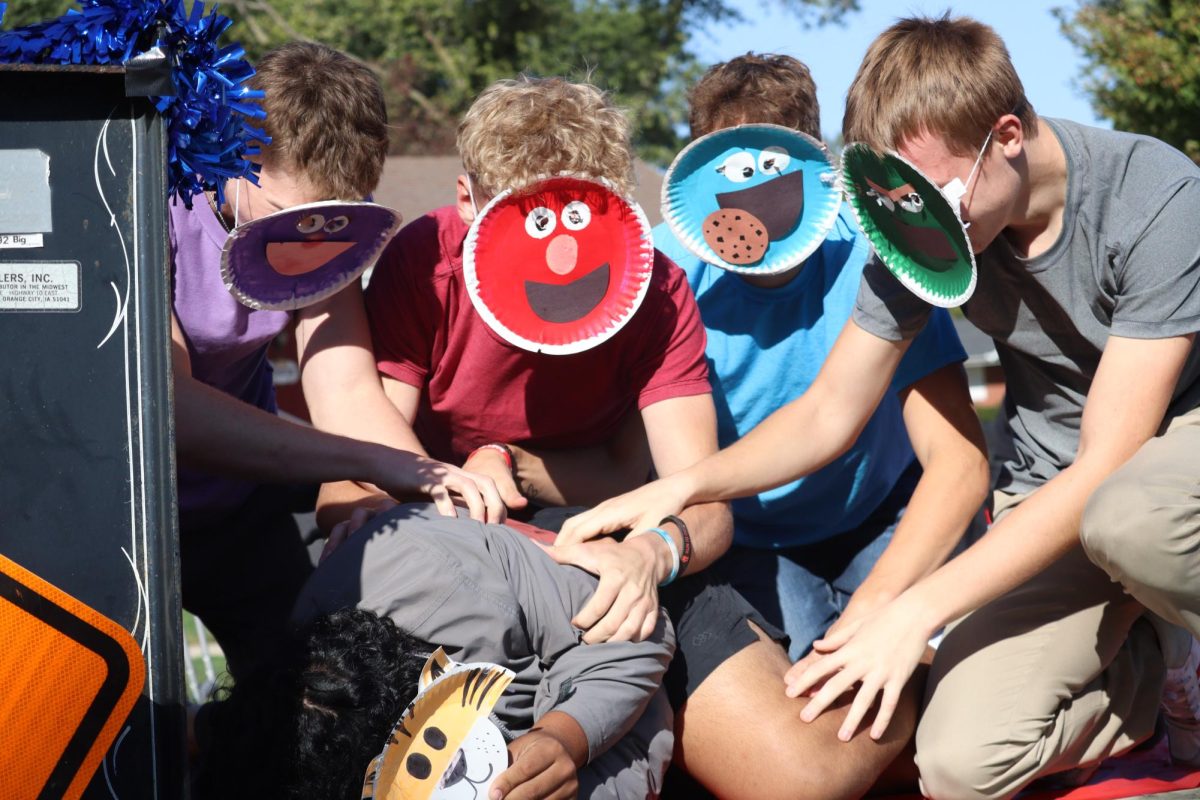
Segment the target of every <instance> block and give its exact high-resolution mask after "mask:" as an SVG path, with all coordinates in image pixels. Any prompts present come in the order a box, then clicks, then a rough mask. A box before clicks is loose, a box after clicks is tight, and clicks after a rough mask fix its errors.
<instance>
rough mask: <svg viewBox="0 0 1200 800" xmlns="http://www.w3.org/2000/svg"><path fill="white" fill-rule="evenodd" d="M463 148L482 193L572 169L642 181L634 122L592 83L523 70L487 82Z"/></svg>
mask: <svg viewBox="0 0 1200 800" xmlns="http://www.w3.org/2000/svg"><path fill="white" fill-rule="evenodd" d="M458 152H459V155H460V156H462V161H463V167H464V168H465V169H466V171H467V174H468V175H469V176H470V177H471V181H472V183H473V184H474V186H475V189H476V191H477V192H480V193H483V194H486V195H488V196H492V197H494V196H495V195H497V194H499V193H500V192H502V191H504V190H505V189H519V188H521V187H523V186H527V185H528V184H530V183H533V182H534V181H536V180H538V179H539V178H544V177H546V176H549V175H556V174H558V173H560V172H569V173H574V174H579V175H584V176H586V177H590V178H596V179H601V180H605V181H608V182H609V183H610V184H611V185H612V186H613V187H614V188H615V189H616V190H617V191H618V192H620V193H621V194H626V195H627V194H630V193H631V192H632V191H633V188H634V185H635V179H634V173H633V145H632V143H631V141H630V123H629V118H628V116H627V115H626V114H625V112H624V110H622V109H620V108H618V107H616V106H615V105H613V103H612V101H611V99H610V98H609V96H608V94H607V93H605V92H603V91H601V90H600V89H598V88H596V87H595V86H592V85H591V84H587V83H572V82H570V81H567V80H563V79H562V78H532V77H529V76H527V75H521V76H519V77H517V78H515V79H506V80H500V81H496V82H495V83H493V84H492V85H491V86H489V87H488V88H487V89H485V90H484V91H483V92H482V93H481V94H480V95H479V96H478V97H477V98H475V102H474V103H472V104H471V107H470V108H469V109H467V113H466V114H465V115H463V118H462V122H460V123H459V125H458Z"/></svg>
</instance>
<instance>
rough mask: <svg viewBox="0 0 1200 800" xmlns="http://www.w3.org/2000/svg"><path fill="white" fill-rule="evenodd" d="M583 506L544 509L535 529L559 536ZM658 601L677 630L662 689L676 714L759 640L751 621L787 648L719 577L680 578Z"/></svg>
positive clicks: (534, 516) (535, 514)
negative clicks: (711, 677) (712, 677)
mask: <svg viewBox="0 0 1200 800" xmlns="http://www.w3.org/2000/svg"><path fill="white" fill-rule="evenodd" d="M581 511H583V509H582V508H543V509H537V510H534V511H532V512H531V513H530V514H529V517H528V520H529V523H530V524H532V525H536V526H538V527H539V528H544V529H546V530H549V531H554V532H556V533H557V532H558V531H559V530H560V529H561V528H562V525H563V523H564V522H566V520H567V518H568V517H571V516H574V515H575V514H578V513H579V512H581ZM658 599H659V602H660V603H661V604H662V607H663V608H664V609H665V610H666V612H667V616H669V617H670V618H671V623H672V624H673V625H674V626H675V643H676V644H675V657H674V658H672V659H671V666H670V667H669V668H668V669H667V674H666V677H665V678H663V686H665V687H666V689H667V696H668V697H669V698H670V700H671V707H672V708H674V709H676V710H678V709H679V708H680V707H682V706H683V704H684V703H686V702H687V699H688V698H689V697H691V696H692V693H693V692H695V691H696V689H697V687H699V686H700V684H701V683H703V682H704V679H705V678H707V677H708V676H709V675H711V674H712V673H713V672H714V671H715V670H716V669H717V667H719V666H721V664H723V663H725V661H727V660H728V659H729V658H731V657H732V656H734V655H736V654H737V653H740V652H741V651H742V650H744V649H746V648H747V647H749V646H750V645H752V644H754V643H755V642H757V641H758V634H757V633H755V632H754V629H752V628H751V627H750V625H749V624H748V623H750V622H753V623H754V624H755V625H757V626H758V627H759V628H761V629H762V630H763V632H764V633H766V634H767V636H769V637H771V638H772V639H774V640H775V641H777V642H779V643H780V644H781V645H782V646H783V647H784V648H785V649H786V648H787V646H788V642H787V636H786V635H785V634H784V632H783V631H782V630H781V629H780V628H778V627H776V626H775V625H773V624H771V623H770V622H768V621H767V619H766V617H764V616H763V615H762V614H760V613H759V612H758V611H757V610H756V609H755V608H754V606H752V605H750V602H749V601H748V600H746V598H744V597H742V595H741V594H740V593H739V592H738V591H737V589H734V588H733V587H732V586H730V585H729V583H728V582H727V581H726V580H725V579H724V578H722V577H721V576H719V575H717V574H715V573H710V572H701V573H698V574H696V575H688V576H685V577H683V578H680V579H679V580H678V581H676V582H675V583H673V584H671V585H670V586H666V587H664V588H662V589H659V591H658Z"/></svg>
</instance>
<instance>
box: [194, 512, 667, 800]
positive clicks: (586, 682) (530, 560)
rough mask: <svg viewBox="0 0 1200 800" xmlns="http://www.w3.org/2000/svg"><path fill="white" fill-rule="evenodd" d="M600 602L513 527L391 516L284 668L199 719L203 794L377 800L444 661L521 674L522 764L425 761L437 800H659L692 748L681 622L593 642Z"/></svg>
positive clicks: (581, 578) (327, 595)
mask: <svg viewBox="0 0 1200 800" xmlns="http://www.w3.org/2000/svg"><path fill="white" fill-rule="evenodd" d="M595 589H596V579H595V578H594V577H592V576H590V575H588V574H586V573H584V572H583V571H581V570H579V569H577V568H575V567H565V566H560V565H558V564H555V563H554V562H553V561H551V560H550V558H549V557H548V556H547V555H546V554H545V553H543V552H542V551H541V549H540V548H539V547H538V545H536V544H534V543H533V542H532V541H530V540H529V539H528V538H526V537H525V536H523V535H522V534H520V533H517V532H516V531H514V530H512V529H510V528H507V527H504V526H500V525H484V524H482V523H478V522H474V521H472V520H469V519H461V518H460V519H453V518H447V517H442V516H440V515H439V514H438V513H437V510H436V509H435V508H434V507H433V506H432V505H404V506H399V507H397V508H395V509H393V510H392V511H390V512H388V513H386V514H383V515H381V516H380V517H378V518H376V519H375V520H373V521H372V522H371V523H370V524H369V525H368V526H367V527H365V528H364V529H362V530H361V531H359V532H357V533H356V534H355V535H354V536H353V537H351V538H350V539H349V540H348V541H347V542H346V543H345V544H344V545H342V546H341V547H340V548H338V550H337V551H335V552H334V553H333V554H332V555H331V556H329V558H327V559H326V560H325V561H324V562H322V564H321V566H320V567H319V568H318V569H317V570H316V572H315V573H314V574H313V576H312V577H311V579H310V580H309V581H308V583H307V584H306V586H305V588H304V589H303V590H302V592H301V594H300V597H299V599H298V601H297V605H296V609H295V611H294V613H293V621H294V623H295V625H296V633H295V635H294V636H293V637H292V639H291V640H290V641H289V644H288V645H287V646H286V647H285V648H284V649H283V650H282V651H281V652H280V653H279V654H278V657H277V658H276V659H275V660H274V661H273V662H271V663H270V664H268V665H267V666H265V667H264V668H263V669H260V670H258V671H256V672H255V673H253V674H252V675H250V676H249V677H248V678H247V679H245V680H242V681H239V682H238V683H237V684H235V685H234V686H232V687H231V688H229V689H228V690H224V691H222V693H221V699H219V700H218V701H216V702H214V703H212V704H209V706H208V707H207V709H206V711H205V712H204V713H202V714H201V716H200V717H199V718H198V720H197V730H196V733H197V740H198V744H199V746H200V748H201V753H202V755H201V764H200V769H199V772H198V777H197V779H196V787H195V788H196V794H197V796H198V797H200V798H239V797H247V798H249V797H254V798H261V797H287V798H296V799H300V798H313V800H318V799H319V800H335V799H338V798H348V799H349V798H353V800H358V798H361V797H364V796H370V795H368V794H366V793H364V776H365V775H366V773H367V772H368V766H369V765H370V764H371V762H372V760H373V759H374V758H375V757H376V756H377V755H379V754H380V753H381V751H382V750H383V749H384V745H385V743H387V742H391V741H392V740H393V739H395V738H397V737H396V735H395V734H393V729H394V728H396V727H397V722H398V721H400V720H401V716H402V714H405V712H406V708H407V707H408V706H409V704H410V702H411V701H412V700H413V698H414V696H416V695H417V690H418V683H419V681H420V676H421V670H422V668H423V667H424V666H425V665H426V663H427V661H428V660H429V658H430V656H431V654H432V653H433V652H434V651H435V650H436V648H438V647H441V648H443V650H444V651H445V654H446V655H448V656H449V658H450V659H453V661H455V662H490V663H491V664H494V665H498V666H499V667H504V668H507V669H508V670H511V671H512V673H514V676H513V680H512V683H511V684H510V685H509V686H508V687H507V689H505V690H504V692H503V694H502V695H500V696H499V698H498V700H497V701H496V705H495V707H494V710H493V713H492V714H491V719H492V721H493V722H494V723H496V726H497V727H498V728H499V729H500V731H501V734H502V735H503V737H504V739H505V741H507V743H508V744H507V748H508V757H509V759H510V760H511V765H510V766H508V767H507V769H503V770H502V771H499V774H493V775H490V776H489V775H488V774H487V770H486V769H485V768H482V767H481V768H480V769H478V770H477V769H475V768H474V767H472V766H471V764H470V763H467V764H466V765H465V766H464V764H462V763H461V759H457V760H455V759H453V758H451V759H450V760H451V761H452V762H453V763H451V765H450V767H447V769H446V770H443V771H438V770H432V771H431V770H430V769H429V766H428V762H427V761H425V762H423V761H422V760H421V759H422V758H424V756H420V755H417V756H409V758H408V761H407V762H402V763H405V765H406V768H409V767H410V768H409V769H407V772H408V774H407V776H406V779H408V780H417V781H418V782H419V781H428V782H429V783H430V784H431V785H430V787H429V788H430V793H429V795H428V796H431V797H432V796H434V795H433V792H434V790H437V789H439V788H440V789H441V790H442V792H446V793H445V794H443V793H441V792H439V793H438V794H437V796H438V797H450V796H454V797H457V796H462V797H466V798H471V797H476V796H478V797H479V798H481V799H482V798H496V797H504V796H507V797H511V798H513V799H514V800H520V798H533V797H547V798H550V797H553V798H558V797H574V796H575V795H576V792H577V793H578V796H579V797H581V798H596V799H597V800H600V799H601V798H634V797H637V798H644V797H648V796H657V794H658V792H659V789H660V788H661V786H662V778H663V775H664V773H665V771H666V768H667V765H668V763H669V761H670V758H671V751H672V746H673V744H674V737H673V734H672V729H671V721H672V718H671V711H670V707H669V705H668V703H667V699H666V696H665V694H664V693H663V691H662V690H661V688H660V684H661V680H662V676H663V674H664V672H665V671H666V669H667V665H668V663H669V661H670V658H671V655H672V652H673V650H674V634H673V632H672V630H671V628H670V623H669V622H668V621H667V618H666V615H665V614H663V615H660V617H659V622H658V627H657V628H656V629H655V631H654V634H653V635H652V636H650V637H649V638H648V639H646V640H645V641H642V642H606V643H603V644H592V645H584V644H582V641H581V633H580V631H579V630H578V629H576V628H574V627H573V626H572V625H571V618H572V617H573V616H574V615H575V614H576V613H577V612H578V611H579V610H580V609H582V608H583V606H584V604H585V603H586V601H587V600H588V598H590V597H591V595H592V593H593V592H594V591H595ZM469 666H475V665H474V664H473V663H472V664H469ZM473 699H474V698H473ZM405 719H409V716H408V715H405ZM425 742H426V743H427V744H430V745H436V744H442V746H443V747H445V744H444V743H443V740H442V739H441V738H440V736H439V737H435V738H430V737H425ZM426 749H428V748H426ZM439 763H441V762H439ZM455 767H456V768H455ZM489 780H490V787H489V785H488V782H489ZM439 783H441V784H442V786H441V787H439V786H438V784H439ZM455 784H458V785H460V786H461V788H462V789H463V790H464V792H465V793H463V794H461V795H460V794H458V793H451V792H447V791H446V790H452V789H454V785H455ZM376 796H377V797H381V798H382V797H386V796H387V795H386V793H384V792H379V793H378V794H377V795H376Z"/></svg>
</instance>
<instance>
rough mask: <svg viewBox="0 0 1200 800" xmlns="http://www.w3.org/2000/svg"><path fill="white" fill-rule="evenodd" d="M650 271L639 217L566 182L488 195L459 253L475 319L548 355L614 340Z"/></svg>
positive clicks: (584, 184) (617, 201) (581, 183)
mask: <svg viewBox="0 0 1200 800" xmlns="http://www.w3.org/2000/svg"><path fill="white" fill-rule="evenodd" d="M653 266H654V248H653V245H652V244H651V240H650V226H649V223H647V221H646V215H645V214H644V213H643V212H642V210H641V208H639V207H638V206H637V204H636V203H634V202H633V201H632V200H627V199H625V198H623V197H620V196H619V195H617V194H615V193H614V192H612V191H611V190H610V189H608V188H607V187H606V186H604V185H603V184H600V183H596V182H595V181H590V180H585V179H582V178H574V177H558V178H551V179H549V180H545V181H542V182H540V183H537V184H535V185H533V186H531V187H529V188H527V189H524V190H522V191H520V192H517V193H514V192H511V191H507V192H503V193H502V194H500V195H498V196H497V197H496V198H495V199H493V200H492V201H491V202H490V203H488V205H487V207H486V208H484V209H483V211H482V212H481V213H480V214H479V215H478V216H477V217H476V219H475V222H474V224H473V225H472V226H471V230H470V232H469V233H468V234H467V241H466V245H465V247H464V252H463V273H464V275H465V277H466V282H467V292H468V294H469V295H470V297H471V302H472V303H473V304H474V305H475V310H476V311H477V312H479V315H480V316H482V317H483V318H484V320H486V321H487V323H488V325H489V326H491V328H492V329H493V330H495V331H496V332H497V333H498V334H500V336H501V337H503V338H504V340H505V341H508V342H511V343H512V344H515V345H517V346H518V347H521V348H524V349H526V350H532V351H534V352H541V353H550V354H566V353H578V352H580V351H581V350H587V349H588V348H591V347H595V346H596V345H598V344H600V343H601V342H603V341H605V340H606V339H608V338H609V337H610V336H612V335H613V334H615V333H616V332H617V331H618V330H620V329H621V327H622V326H623V325H624V324H625V323H626V322H628V321H629V319H630V318H631V317H632V316H633V314H634V312H636V311H637V309H638V306H639V305H641V302H642V298H644V297H645V296H646V290H647V289H648V288H649V286H650V273H651V271H652V269H653Z"/></svg>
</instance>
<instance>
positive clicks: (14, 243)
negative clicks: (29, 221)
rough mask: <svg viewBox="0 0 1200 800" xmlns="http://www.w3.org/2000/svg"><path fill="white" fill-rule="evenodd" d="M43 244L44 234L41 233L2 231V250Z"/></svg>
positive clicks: (0, 240) (0, 237)
mask: <svg viewBox="0 0 1200 800" xmlns="http://www.w3.org/2000/svg"><path fill="white" fill-rule="evenodd" d="M41 246H42V234H40V233H0V250H2V249H4V248H12V249H20V248H30V247H41Z"/></svg>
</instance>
